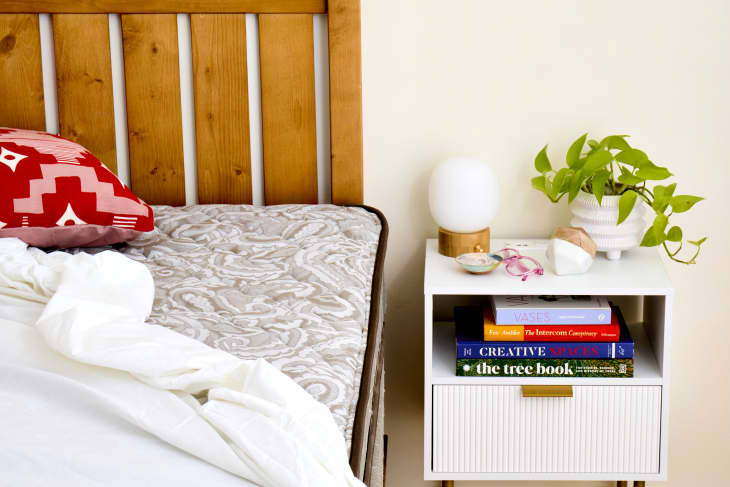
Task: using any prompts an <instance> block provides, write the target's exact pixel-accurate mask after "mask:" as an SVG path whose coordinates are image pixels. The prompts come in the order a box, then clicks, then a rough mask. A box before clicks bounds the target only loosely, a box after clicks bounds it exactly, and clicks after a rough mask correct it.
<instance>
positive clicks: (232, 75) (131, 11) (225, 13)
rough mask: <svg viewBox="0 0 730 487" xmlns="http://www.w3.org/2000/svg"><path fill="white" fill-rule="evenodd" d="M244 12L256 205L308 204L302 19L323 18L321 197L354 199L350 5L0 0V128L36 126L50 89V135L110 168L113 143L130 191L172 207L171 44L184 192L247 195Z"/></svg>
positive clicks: (256, 0)
mask: <svg viewBox="0 0 730 487" xmlns="http://www.w3.org/2000/svg"><path fill="white" fill-rule="evenodd" d="M110 13H116V14H121V16H120V17H121V31H122V51H123V73H122V76H123V79H124V86H125V89H126V97H125V100H124V103H123V104H121V105H120V106H121V107H122V108H123V109H124V111H125V115H126V134H124V133H122V134H120V133H117V131H119V128H118V127H119V125H120V124H119V117H118V116H117V120H116V122H115V116H114V115H113V114H114V112H115V105H114V94H115V89H114V86H113V85H114V83H113V75H112V73H113V60H112V55H111V52H112V49H113V48H114V46H111V45H110V30H109V27H110V25H109V22H110V16H109V15H108V14H110ZM178 13H188V14H190V44H191V46H183V45H179V41H178V39H179V32H178V18H177V15H176V14H178ZM246 13H257V14H258V30H259V37H258V43H259V50H258V53H259V58H260V80H256V82H257V84H258V83H259V82H260V90H261V107H260V110H261V117H260V120H261V140H262V142H263V179H264V198H263V200H264V202H265V203H266V204H279V203H317V202H318V182H317V130H316V127H317V125H316V124H317V121H316V117H315V100H316V97H315V80H314V48H315V47H314V45H313V17H312V16H313V14H317V13H327V14H328V20H327V23H328V56H329V107H330V111H329V119H330V125H329V144H330V157H331V161H330V170H331V201H332V202H333V203H336V204H360V203H362V200H363V176H362V157H363V155H362V82H361V54H360V51H361V47H360V0H329V1H328V2H325V0H126V1H124V2H120V1H117V0H4V1H3V2H1V3H0V126H8V127H17V128H28V129H37V130H46V129H47V124H46V111H47V110H48V107H46V106H45V102H44V100H48V99H49V97H52V96H55V97H56V98H57V106H58V129H59V133H60V135H62V136H64V137H67V138H70V139H72V140H76V141H78V142H79V143H81V144H82V145H84V146H85V147H87V148H88V149H89V150H90V151H91V152H92V153H94V154H96V155H97V156H98V157H99V158H100V159H101V160H102V161H103V162H104V163H105V164H106V165H107V166H108V167H109V168H110V169H112V170H113V171H115V172H116V171H117V154H118V147H117V146H118V145H119V142H120V140H121V141H122V142H124V141H125V140H126V143H127V144H128V148H129V152H128V158H129V173H130V174H129V182H130V186H131V188H132V190H133V191H134V192H135V193H136V194H137V195H139V196H140V197H141V198H142V199H144V200H145V201H147V202H148V203H151V204H170V205H183V204H185V203H186V193H185V170H184V167H185V163H186V161H185V151H184V147H183V145H184V139H185V136H184V134H185V133H186V132H185V131H186V130H192V128H188V129H186V127H185V126H184V120H185V118H184V114H183V113H182V109H183V107H182V106H181V95H180V90H181V84H180V83H181V77H180V73H181V71H180V64H179V63H180V59H181V58H180V52H179V50H180V49H185V48H188V49H190V48H192V79H193V95H194V96H193V100H194V113H193V127H194V146H195V150H194V153H195V155H196V159H197V167H196V173H197V201H198V202H200V203H251V202H252V179H251V140H250V139H251V136H250V133H251V131H250V127H249V120H250V119H249V111H250V110H252V107H251V104H250V101H249V86H248V85H249V82H250V80H249V79H248V78H247V76H248V74H247V73H248V72H249V71H248V68H247V62H248V61H249V60H248V59H247V56H246V52H247V48H246V44H247V37H246V18H245V15H244V14H246ZM39 14H42V15H45V14H50V19H51V22H52V32H53V53H54V55H55V80H56V83H55V84H56V89H55V93H50V92H49V86H48V83H47V82H46V86H45V89H44V77H43V61H42V54H41V35H42V33H41V29H40V25H39ZM183 81H184V80H183ZM50 91H52V90H50ZM117 92H118V90H117ZM54 107H55V105H54ZM117 111H119V109H117ZM122 120H124V118H122ZM191 133H192V132H191ZM120 136H121V137H123V138H122V139H120ZM328 199H329V198H328ZM188 201H189V200H188Z"/></svg>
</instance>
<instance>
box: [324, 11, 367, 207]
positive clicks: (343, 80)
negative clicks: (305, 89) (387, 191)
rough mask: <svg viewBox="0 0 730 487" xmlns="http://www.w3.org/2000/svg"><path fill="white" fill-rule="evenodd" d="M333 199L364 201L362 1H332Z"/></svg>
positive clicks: (330, 21)
mask: <svg viewBox="0 0 730 487" xmlns="http://www.w3.org/2000/svg"><path fill="white" fill-rule="evenodd" d="M328 17H329V20H328V22H329V58H330V66H329V68H330V125H331V127H330V153H331V155H332V202H333V203H335V204H338V205H345V204H362V202H363V152H362V65H361V60H360V0H329V16H328Z"/></svg>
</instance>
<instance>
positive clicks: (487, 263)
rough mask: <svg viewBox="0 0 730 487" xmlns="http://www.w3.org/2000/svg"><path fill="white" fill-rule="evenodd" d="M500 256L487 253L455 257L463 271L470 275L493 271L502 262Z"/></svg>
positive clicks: (473, 253)
mask: <svg viewBox="0 0 730 487" xmlns="http://www.w3.org/2000/svg"><path fill="white" fill-rule="evenodd" d="M502 260H503V259H502V256H501V255H497V254H490V253H487V252H471V253H468V254H461V255H459V256H458V257H456V262H458V263H459V264H461V266H462V267H463V268H464V270H465V271H467V272H471V273H472V274H486V273H488V272H491V271H493V270H494V269H496V268H497V266H499V264H500V263H501V262H502Z"/></svg>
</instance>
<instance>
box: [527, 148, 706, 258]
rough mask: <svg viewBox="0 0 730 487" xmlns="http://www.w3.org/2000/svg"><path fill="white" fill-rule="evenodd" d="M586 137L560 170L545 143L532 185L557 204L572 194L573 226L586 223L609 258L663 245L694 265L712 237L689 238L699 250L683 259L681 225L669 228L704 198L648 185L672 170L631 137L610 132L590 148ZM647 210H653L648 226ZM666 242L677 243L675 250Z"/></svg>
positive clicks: (672, 255) (673, 255)
mask: <svg viewBox="0 0 730 487" xmlns="http://www.w3.org/2000/svg"><path fill="white" fill-rule="evenodd" d="M587 136H588V134H583V135H581V136H580V137H579V138H578V139H577V140H576V141H575V142H573V144H572V145H571V146H570V148H569V149H568V153H567V154H566V156H565V162H566V164H567V167H563V168H560V169H558V170H554V169H553V168H552V165H551V164H550V160H549V159H548V156H547V145H546V146H545V147H543V149H542V150H541V151H540V152H539V153H538V154H537V156H536V157H535V169H537V171H538V172H539V173H540V176H536V177H534V178H532V181H531V182H532V186H533V187H534V188H535V189H537V190H539V191H542V192H543V193H545V195H546V196H547V197H548V198H549V199H550V201H552V202H553V203H557V202H558V201H560V200H561V199H562V198H563V196H565V195H568V202H569V203H570V209H571V212H572V213H573V218H572V219H571V222H570V223H571V225H573V226H578V227H583V228H584V229H585V230H586V232H588V234H589V235H590V236H591V238H592V239H593V240H594V241H595V242H596V244H597V246H598V250H602V251H605V252H606V253H607V257H608V258H609V259H618V258H620V256H621V251H622V250H628V249H631V248H634V247H636V246H638V245H641V246H642V247H654V246H657V245H661V246H663V247H664V249H665V251H666V252H667V255H669V257H670V258H671V259H672V260H673V261H675V262H680V263H682V264H694V263H695V259H696V258H697V255H699V252H700V246H701V245H702V244H703V243H704V242H705V240H707V237H705V238H701V239H699V240H688V241H687V242H688V243H689V244H691V245H693V246H694V253H693V255H691V257H689V258H688V259H687V260H683V259H681V258H680V257H678V254H679V252H680V250H682V245H683V233H682V229H681V228H680V227H679V226H677V225H674V226H671V227H670V226H669V218H670V217H671V216H672V215H673V214H674V213H684V212H685V211H687V210H689V209H690V208H692V207H693V206H694V205H695V204H696V203H697V202H698V201H701V200H702V199H703V198H701V197H699V196H692V195H687V194H675V189H676V187H677V184H676V183H672V184H667V185H660V184H656V185H655V186H654V187H653V188H649V187H647V183H650V182H653V181H663V180H665V179H667V178H669V177H670V176H672V173H671V172H669V170H668V169H667V168H665V167H661V166H658V165H656V164H654V163H653V162H652V161H650V160H649V157H648V156H647V155H646V153H644V152H643V151H641V150H639V149H636V148H633V147H631V146H630V145H629V143H628V142H627V141H626V138H627V137H628V136H627V135H609V136H608V137H605V138H604V139H603V140H601V141H600V142H599V141H597V140H592V139H589V140H587V146H586V139H587ZM642 202H643V203H642ZM644 211H653V212H654V220H653V222H652V224H651V226H650V227H649V228H648V229H647V228H646V224H645V222H644V220H643V212H644ZM667 242H673V243H676V244H677V247H676V248H675V249H673V250H672V249H670V248H669V245H667Z"/></svg>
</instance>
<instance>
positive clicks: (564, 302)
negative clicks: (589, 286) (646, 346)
mask: <svg viewBox="0 0 730 487" xmlns="http://www.w3.org/2000/svg"><path fill="white" fill-rule="evenodd" d="M492 307H493V308H494V317H495V323H496V324H497V325H608V324H610V323H611V307H610V306H609V304H608V300H607V299H606V298H605V297H603V296H545V295H543V296H492Z"/></svg>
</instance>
